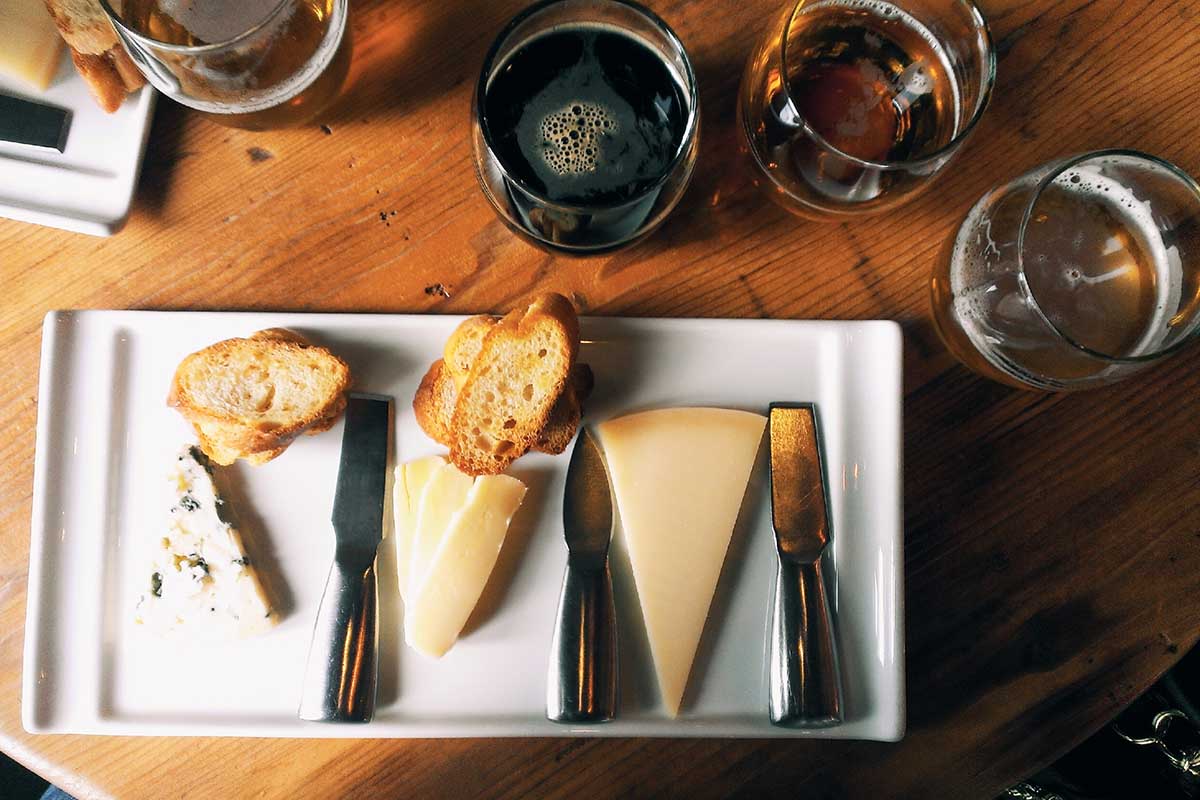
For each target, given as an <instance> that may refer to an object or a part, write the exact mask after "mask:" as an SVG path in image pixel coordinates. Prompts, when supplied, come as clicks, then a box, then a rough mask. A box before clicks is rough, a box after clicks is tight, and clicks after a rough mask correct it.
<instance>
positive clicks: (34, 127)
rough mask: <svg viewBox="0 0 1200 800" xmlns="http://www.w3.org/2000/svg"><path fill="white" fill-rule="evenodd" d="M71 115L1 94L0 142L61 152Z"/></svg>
mask: <svg viewBox="0 0 1200 800" xmlns="http://www.w3.org/2000/svg"><path fill="white" fill-rule="evenodd" d="M70 122H71V112H70V111H67V110H66V109H64V108H56V107H55V106H50V105H46V104H45V103H37V102H34V101H33V100H26V99H24V98H21V97H13V96H12V95H8V94H0V142H16V143H17V144H27V145H31V146H33V147H44V148H47V149H49V150H57V151H58V152H60V153H61V152H63V151H64V150H65V149H66V147H67V131H68V129H69V128H70Z"/></svg>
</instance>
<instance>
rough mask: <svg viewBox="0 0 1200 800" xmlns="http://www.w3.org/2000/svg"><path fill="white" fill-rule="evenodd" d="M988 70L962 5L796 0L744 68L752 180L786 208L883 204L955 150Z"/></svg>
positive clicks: (976, 29) (972, 19)
mask: <svg viewBox="0 0 1200 800" xmlns="http://www.w3.org/2000/svg"><path fill="white" fill-rule="evenodd" d="M995 76H996V56H995V52H994V49H993V46H992V39H991V34H990V33H989V31H988V26H987V23H986V22H985V21H984V18H983V15H982V14H981V13H980V11H979V9H978V8H977V7H976V6H975V5H974V3H973V2H971V0H894V2H889V1H888V0H800V2H796V3H794V4H793V5H791V6H789V7H788V8H786V9H785V10H784V12H783V14H782V15H781V16H780V17H779V18H778V19H777V20H776V21H775V23H774V24H773V25H772V26H771V28H770V29H769V31H768V34H767V36H766V38H765V39H764V40H763V41H762V43H761V44H759V46H758V47H757V48H756V49H755V51H754V52H753V54H752V55H751V57H750V60H749V62H748V63H747V65H746V71H745V73H744V75H743V78H742V87H741V91H740V93H739V96H738V119H739V122H740V126H741V130H742V137H743V139H742V146H743V149H744V150H745V151H746V152H747V153H748V155H749V157H750V159H751V161H752V162H753V164H754V169H755V182H756V183H757V184H758V185H759V186H761V187H762V188H764V189H765V190H766V191H767V192H768V194H769V195H770V196H771V197H772V199H774V200H776V201H777V202H779V204H780V205H782V206H783V207H784V208H786V209H787V210H789V211H791V212H793V213H794V214H797V215H799V216H801V217H805V218H808V219H815V220H838V219H845V218H846V217H849V216H853V215H858V214H863V213H868V212H876V211H881V210H883V209H886V208H890V207H892V206H894V205H896V204H897V203H899V202H901V201H903V200H905V199H907V198H909V197H911V196H912V195H914V194H915V193H916V192H918V191H920V190H921V189H922V188H924V187H925V186H927V185H928V184H929V182H930V180H931V179H932V178H933V177H934V175H936V174H937V173H938V172H939V171H940V170H941V169H942V168H944V167H945V166H946V164H947V163H949V161H950V160H951V158H953V156H954V155H955V153H957V152H958V150H959V149H961V147H962V145H963V142H964V141H966V139H967V136H968V135H969V134H970V133H971V131H972V130H974V128H975V126H976V123H978V121H979V119H980V117H981V116H982V115H983V111H984V109H985V108H986V106H987V102H988V98H989V96H990V95H991V91H992V85H993V83H994V81H995Z"/></svg>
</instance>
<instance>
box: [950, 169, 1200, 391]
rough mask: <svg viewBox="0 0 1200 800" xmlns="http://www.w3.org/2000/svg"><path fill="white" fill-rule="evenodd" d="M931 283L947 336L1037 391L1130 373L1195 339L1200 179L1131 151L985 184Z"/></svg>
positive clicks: (982, 368) (990, 371)
mask: <svg viewBox="0 0 1200 800" xmlns="http://www.w3.org/2000/svg"><path fill="white" fill-rule="evenodd" d="M948 249H949V253H948V257H947V258H943V259H941V261H940V263H938V265H937V266H936V268H935V269H934V273H933V280H932V283H931V291H932V302H933V319H934V322H935V324H936V326H937V329H938V333H939V334H940V335H941V337H942V340H943V341H944V342H945V343H946V346H947V347H948V348H949V349H950V351H951V352H952V353H954V355H955V356H957V357H958V358H959V360H961V361H962V362H963V363H964V364H966V365H967V366H968V367H971V368H972V369H974V370H975V371H977V372H979V373H981V374H983V375H985V376H987V377H990V378H993V379H995V380H998V381H1002V382H1004V383H1008V384H1011V385H1013V386H1018V387H1022V388H1033V389H1042V390H1064V389H1082V388H1087V387H1091V386H1098V385H1102V384H1107V383H1111V382H1113V381H1117V380H1120V379H1122V378H1125V377H1127V376H1129V375H1131V374H1133V373H1135V372H1137V371H1138V370H1141V369H1143V368H1145V367H1146V366H1148V365H1150V364H1153V363H1155V362H1156V361H1158V360H1160V359H1162V358H1163V357H1164V356H1166V355H1168V354H1169V353H1172V352H1174V351H1176V350H1178V349H1179V348H1181V347H1183V346H1185V345H1186V344H1187V343H1188V342H1190V341H1194V340H1195V339H1197V332H1198V331H1200V186H1198V185H1197V184H1196V182H1195V181H1194V180H1193V179H1192V178H1191V177H1189V176H1188V175H1187V174H1185V173H1184V172H1183V171H1181V170H1180V169H1179V168H1178V167H1175V166H1173V165H1172V164H1169V163H1167V162H1166V161H1163V160H1162V159H1159V158H1155V157H1153V156H1148V155H1145V154H1144V153H1138V152H1135V151H1132V150H1101V151H1097V152H1093V153H1086V154H1083V155H1078V156H1074V157H1071V158H1066V159H1063V160H1060V161H1056V162H1053V163H1051V164H1047V165H1045V166H1042V167H1039V168H1037V169H1035V170H1032V171H1031V172H1027V173H1026V174H1024V175H1022V176H1020V177H1019V178H1017V179H1015V180H1013V181H1012V182H1010V183H1007V184H1005V185H1003V186H1000V187H997V188H995V189H993V190H991V191H990V192H988V193H987V194H985V195H984V196H983V197H982V198H981V199H980V200H979V202H977V203H976V204H975V205H974V207H973V208H972V209H971V210H970V212H969V213H968V214H967V217H966V220H965V221H964V222H963V223H962V226H961V227H960V228H959V229H958V231H957V233H956V234H955V235H954V238H953V240H952V241H951V242H950V243H949V248H948Z"/></svg>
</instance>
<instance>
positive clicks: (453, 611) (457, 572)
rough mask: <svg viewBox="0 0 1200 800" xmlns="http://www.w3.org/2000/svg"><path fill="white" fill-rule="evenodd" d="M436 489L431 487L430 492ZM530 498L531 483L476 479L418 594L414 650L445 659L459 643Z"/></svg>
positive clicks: (409, 636) (408, 625) (411, 625)
mask: <svg viewBox="0 0 1200 800" xmlns="http://www.w3.org/2000/svg"><path fill="white" fill-rule="evenodd" d="M433 488H434V487H433V484H432V483H430V484H429V486H428V487H427V488H426V493H427V494H428V493H429V492H430V491H432V490H433ZM524 498H525V484H523V483H521V481H519V480H517V479H516V478H510V477H509V476H507V475H485V476H483V477H480V478H477V479H476V480H475V483H474V485H473V486H471V490H470V492H469V493H468V494H467V497H466V501H465V503H463V504H462V505H461V506H460V507H459V508H458V509H457V510H456V511H455V513H454V515H453V517H452V519H451V520H450V524H449V525H448V526H447V528H446V531H445V533H444V535H443V536H442V538H441V540H440V541H439V542H438V546H437V551H436V552H435V553H434V556H433V559H432V561H431V562H430V565H429V573H428V575H427V576H426V579H425V580H424V581H423V582H422V583H421V585H420V588H418V589H417V590H416V592H415V593H414V595H413V602H412V604H411V613H406V614H405V624H404V636H405V640H406V641H407V642H408V644H409V646H410V647H412V648H413V649H415V650H417V651H418V652H420V653H424V654H425V655H427V656H432V657H434V658H441V657H442V656H443V655H444V654H445V653H446V651H447V650H449V649H450V647H451V646H452V645H453V644H454V642H455V641H456V640H457V639H458V634H459V633H461V632H462V629H463V626H464V625H465V624H466V623H467V618H468V617H469V616H470V615H471V611H472V609H474V608H475V604H476V603H477V602H479V596H480V595H481V594H482V593H483V587H484V586H485V585H486V584H487V581H488V577H489V576H490V575H491V574H492V568H493V567H495V565H496V558H497V557H498V556H499V555H500V548H501V546H502V545H503V544H504V536H505V534H506V533H507V531H508V525H509V523H510V522H511V521H512V517H513V514H515V513H516V511H517V508H518V507H519V506H520V505H521V501H522V500H523V499H524ZM422 503H424V499H423V500H422ZM407 611H408V607H406V612H407Z"/></svg>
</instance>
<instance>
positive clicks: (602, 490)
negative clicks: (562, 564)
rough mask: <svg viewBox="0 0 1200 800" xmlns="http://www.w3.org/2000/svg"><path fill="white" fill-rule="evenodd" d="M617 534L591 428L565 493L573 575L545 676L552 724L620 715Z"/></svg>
mask: <svg viewBox="0 0 1200 800" xmlns="http://www.w3.org/2000/svg"><path fill="white" fill-rule="evenodd" d="M612 529H613V501H612V489H611V488H610V485H609V480H608V466H607V465H606V464H605V461H604V454H603V453H602V452H601V450H600V445H599V443H598V442H597V441H596V439H595V438H594V437H593V436H592V432H591V431H590V430H588V429H587V428H584V429H583V430H581V431H580V432H579V437H578V438H577V439H576V440H575V449H574V450H573V451H572V452H571V464H570V466H569V467H568V468H567V486H566V490H565V492H564V493H563V533H564V538H566V540H567V569H566V572H565V574H564V575H563V586H562V593H561V595H560V596H559V599H558V614H557V617H556V618H555V621H554V639H553V642H552V643H551V649H550V671H549V674H548V675H547V678H546V717H547V718H548V719H550V720H551V721H553V722H563V723H580V722H588V723H591V722H605V721H607V720H610V719H612V718H613V717H614V716H616V713H617V694H618V692H617V661H618V659H617V615H616V607H615V606H614V605H613V593H612V577H611V575H610V574H609V571H608V543H609V541H610V540H611V539H612Z"/></svg>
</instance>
